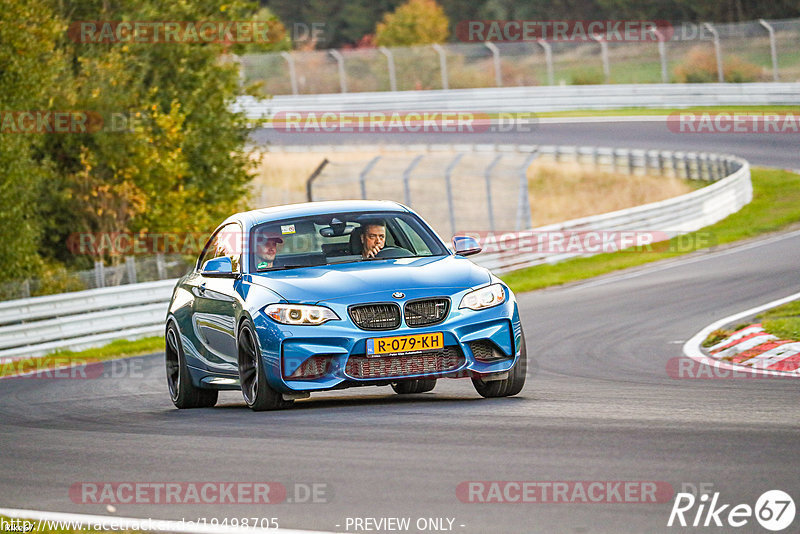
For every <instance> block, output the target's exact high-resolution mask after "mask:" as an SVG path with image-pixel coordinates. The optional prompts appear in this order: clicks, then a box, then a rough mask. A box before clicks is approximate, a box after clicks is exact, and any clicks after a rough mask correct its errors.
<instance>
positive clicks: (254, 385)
mask: <svg viewBox="0 0 800 534" xmlns="http://www.w3.org/2000/svg"><path fill="white" fill-rule="evenodd" d="M237 346H238V351H239V383H240V384H241V385H242V397H244V402H245V403H246V404H247V406H248V407H249V408H250V409H251V410H253V411H254V412H263V411H265V410H282V409H283V408H288V407H289V406H291V405H292V403H294V401H292V400H284V398H283V395H281V394H280V393H278V392H277V391H275V390H274V389H272V388H271V387H269V384H268V383H267V375H266V373H265V372H264V362H263V361H262V359H261V351H260V350H259V348H258V343H257V341H256V334H255V329H254V328H253V326H252V324H251V323H250V321H249V320H246V321H245V322H244V324H243V325H242V329H241V330H240V331H239V339H238V343H237Z"/></svg>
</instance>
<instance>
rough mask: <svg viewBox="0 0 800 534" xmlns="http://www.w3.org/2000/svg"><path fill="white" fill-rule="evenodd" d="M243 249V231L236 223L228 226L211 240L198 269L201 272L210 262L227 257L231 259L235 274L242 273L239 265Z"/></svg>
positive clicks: (198, 264) (201, 257)
mask: <svg viewBox="0 0 800 534" xmlns="http://www.w3.org/2000/svg"><path fill="white" fill-rule="evenodd" d="M241 249H242V230H241V228H240V227H239V225H238V224H236V223H231V224H226V225H225V226H223V227H222V228H220V229H219V230H218V231H217V233H215V234H214V236H213V237H212V238H211V239H210V240H209V242H208V244H207V245H206V248H205V249H204V250H203V254H202V255H201V256H200V261H198V262H197V267H198V269H200V270H201V271H202V270H203V266H204V265H205V264H206V262H207V261H208V260H213V259H215V258H222V257H225V256H227V257H228V258H230V259H231V265H232V267H233V272H235V273H238V272H240V267H239V263H240V261H241V257H242V254H241Z"/></svg>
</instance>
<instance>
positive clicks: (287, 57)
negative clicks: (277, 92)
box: [281, 52, 299, 95]
mask: <svg viewBox="0 0 800 534" xmlns="http://www.w3.org/2000/svg"><path fill="white" fill-rule="evenodd" d="M281 57H282V58H283V59H285V60H286V63H287V64H288V65H289V81H290V83H291V84H292V94H293V95H296V94H298V93H299V91H298V89H297V71H295V70H294V58H293V57H292V54H290V53H289V52H281Z"/></svg>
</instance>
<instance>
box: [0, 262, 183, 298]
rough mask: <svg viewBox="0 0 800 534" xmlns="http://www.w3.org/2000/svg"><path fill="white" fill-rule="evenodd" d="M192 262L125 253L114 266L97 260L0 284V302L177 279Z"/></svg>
mask: <svg viewBox="0 0 800 534" xmlns="http://www.w3.org/2000/svg"><path fill="white" fill-rule="evenodd" d="M192 265H193V263H192V258H189V257H186V256H181V255H173V254H157V255H154V256H144V257H138V256H127V257H125V258H124V259H122V260H121V261H119V262H118V263H117V264H116V265H105V264H104V263H103V262H101V261H97V262H95V265H94V268H93V269H88V270H83V271H67V270H65V269H62V270H59V271H57V272H53V273H50V275H49V276H47V277H46V278H33V279H24V280H16V281H12V282H5V283H3V284H0V301H3V300H14V299H21V298H28V297H35V296H40V295H50V294H56V293H66V292H70V291H83V290H85V289H95V288H100V287H112V286H120V285H126V284H135V283H138V282H151V281H155V280H166V279H169V278H177V277H180V276H182V275H184V274H185V273H186V272H188V271H189V270H190V269H191V267H192Z"/></svg>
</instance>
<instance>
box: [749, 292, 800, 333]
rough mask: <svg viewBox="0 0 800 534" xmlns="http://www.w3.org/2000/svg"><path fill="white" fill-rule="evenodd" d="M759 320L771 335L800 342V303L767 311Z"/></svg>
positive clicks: (794, 302)
mask: <svg viewBox="0 0 800 534" xmlns="http://www.w3.org/2000/svg"><path fill="white" fill-rule="evenodd" d="M758 319H759V320H760V321H761V324H762V326H763V327H764V330H766V331H767V332H769V333H770V334H772V335H775V336H778V337H779V338H781V339H791V340H795V341H797V340H800V301H798V300H795V301H793V302H789V303H787V304H784V305H783V306H778V307H777V308H772V309H771V310H767V311H765V312H764V313H762V314H761V315H759V316H758Z"/></svg>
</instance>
